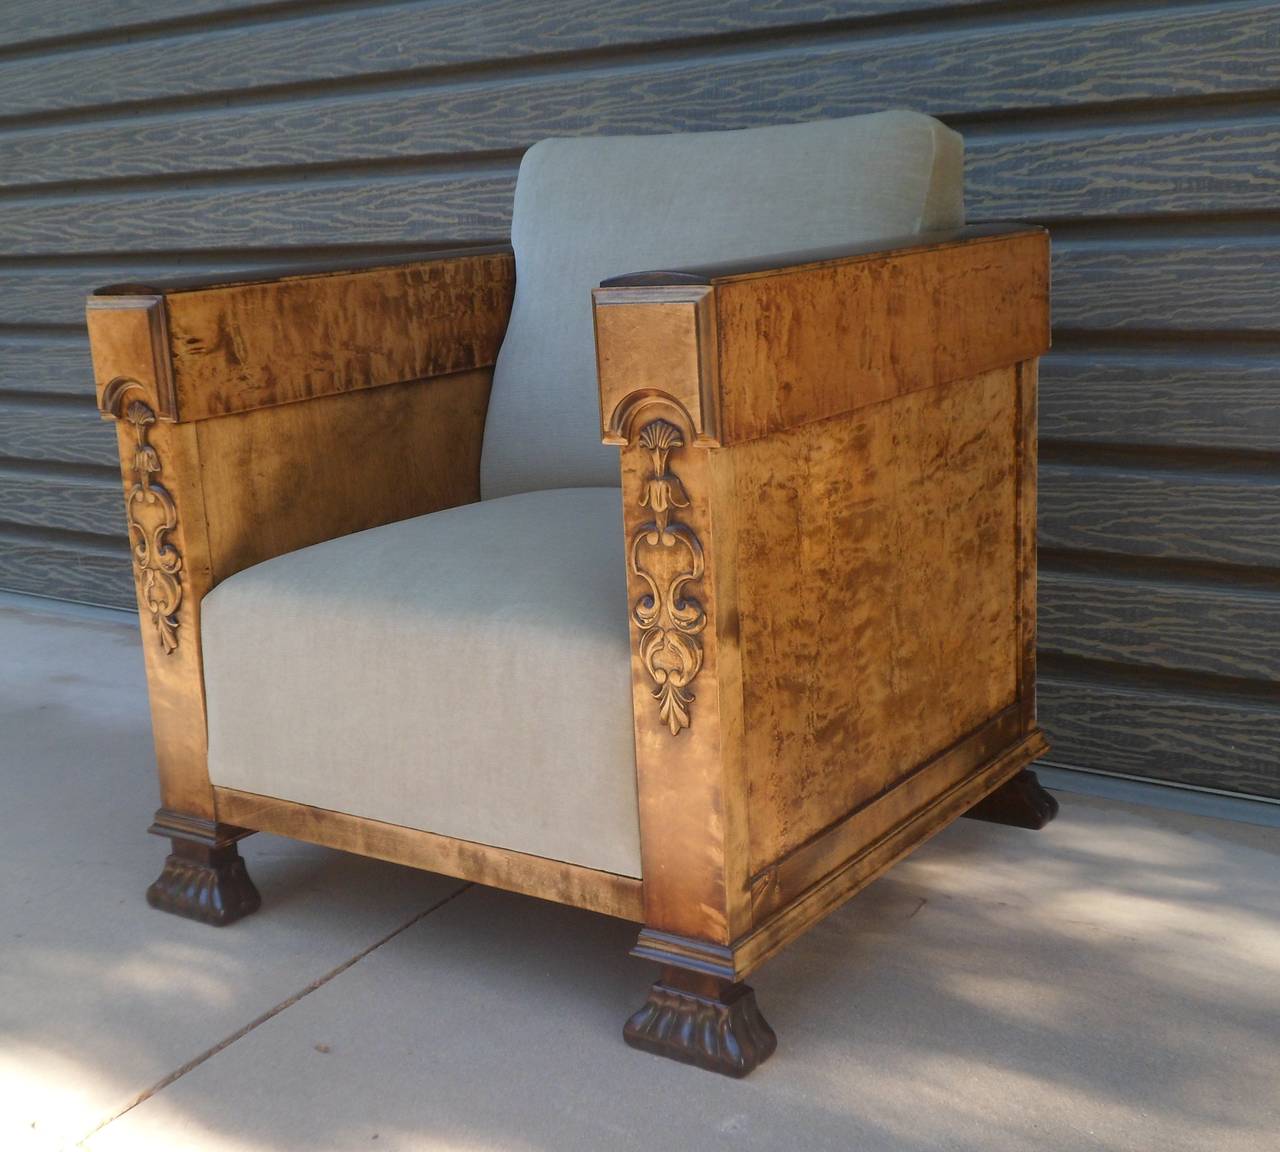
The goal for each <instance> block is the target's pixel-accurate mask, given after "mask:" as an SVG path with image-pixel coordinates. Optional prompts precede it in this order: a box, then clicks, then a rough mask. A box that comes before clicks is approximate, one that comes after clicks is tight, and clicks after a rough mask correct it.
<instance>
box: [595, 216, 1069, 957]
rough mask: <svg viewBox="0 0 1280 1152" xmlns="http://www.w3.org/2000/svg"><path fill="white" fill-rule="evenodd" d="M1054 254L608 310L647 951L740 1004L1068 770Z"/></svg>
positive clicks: (774, 269) (780, 284)
mask: <svg viewBox="0 0 1280 1152" xmlns="http://www.w3.org/2000/svg"><path fill="white" fill-rule="evenodd" d="M1048 289H1049V265H1048V237H1047V235H1046V234H1045V233H1044V232H1043V231H1042V230H1040V229H1035V228H1021V227H1011V228H982V229H965V230H962V231H958V232H954V233H946V234H941V235H930V236H919V237H912V238H910V239H908V240H905V241H902V242H901V243H897V244H894V243H890V244H887V245H880V246H877V247H876V248H875V249H872V250H868V249H866V248H854V249H849V250H845V251H841V252H835V253H833V252H811V253H805V254H802V255H798V256H778V257H764V258H761V259H756V260H750V261H744V262H741V263H737V264H734V265H722V266H718V267H714V268H703V269H685V270H680V271H675V272H648V273H640V274H636V275H633V276H627V277H622V278H619V279H616V280H611V281H608V282H606V283H605V284H603V285H602V286H601V287H600V288H598V289H597V290H596V293H595V321H596V339H597V355H598V366H599V383H600V400H601V425H602V434H603V437H604V439H605V441H606V442H607V443H617V444H621V445H622V446H623V448H622V451H621V453H620V454H619V455H620V466H621V479H622V507H623V532H624V540H625V555H626V558H627V588H628V615H629V625H630V629H631V651H632V661H631V663H632V700H633V711H634V716H635V751H636V773H637V780H636V786H637V796H638V800H639V809H640V847H641V857H642V861H643V872H644V912H645V924H646V928H645V930H644V932H643V933H642V934H641V938H640V942H639V944H638V945H637V949H636V953H635V954H636V955H641V956H644V957H646V958H648V959H652V960H657V961H659V962H660V963H664V964H671V965H674V966H676V967H680V968H684V969H686V970H691V971H698V972H703V973H708V974H711V975H714V976H716V977H717V978H721V979H726V980H740V979H742V978H743V977H744V976H745V975H746V974H747V973H749V972H750V971H751V970H752V969H753V968H754V967H755V966H756V965H758V964H759V963H761V962H762V961H763V960H764V959H766V958H767V957H768V956H769V955H771V954H772V953H773V952H774V951H776V949H777V948H778V947H780V946H781V945H782V943H785V941H786V940H788V939H790V938H792V937H793V936H794V935H796V934H797V933H798V932H799V931H802V930H803V929H804V928H805V927H806V926H807V925H808V924H810V923H813V922H814V921H815V920H816V919H818V918H820V917H821V916H823V915H825V914H826V913H827V912H828V911H830V910H831V909H832V908H834V907H835V906H837V905H838V904H839V903H840V902H841V901H842V900H844V899H846V898H847V897H848V896H849V895H850V894H851V893H852V892H854V891H856V890H857V889H858V888H859V887H861V886H862V885H863V884H865V883H867V882H868V881H869V880H870V879H871V878H872V877H874V876H875V875H876V874H877V872H878V871H879V870H881V869H883V868H884V867H886V866H887V864H888V863H890V862H891V861H892V859H894V858H895V855H897V854H901V852H902V851H905V850H906V846H910V845H911V844H913V843H916V842H919V841H920V840H921V839H923V837H925V836H926V835H931V834H932V832H933V831H936V829H937V828H938V827H940V826H941V825H942V824H943V823H945V822H946V821H948V820H950V819H952V818H954V817H955V815H957V814H958V813H959V811H960V810H962V809H963V807H964V806H966V805H967V804H970V803H972V802H973V801H974V800H975V799H977V798H979V797H980V796H981V795H982V794H984V793H985V792H989V791H991V789H993V788H994V787H996V786H997V785H999V784H1000V783H1002V782H1003V780H1004V779H1006V778H1008V777H1009V776H1010V775H1011V774H1012V773H1013V772H1015V771H1017V770H1019V769H1020V768H1021V767H1022V766H1023V765H1025V764H1026V763H1027V762H1028V760H1029V759H1030V758H1031V757H1033V756H1034V755H1036V754H1038V752H1039V751H1041V750H1043V746H1044V744H1043V737H1042V736H1041V735H1040V733H1039V730H1038V729H1037V728H1036V723H1035V707H1034V701H1035V659H1034V654H1035V556H1036V544H1035V487H1036V486H1035V443H1036V441H1035V427H1036V424H1035V410H1036V366H1035V359H1036V357H1038V356H1039V355H1040V353H1042V352H1043V351H1044V350H1045V349H1046V348H1047V347H1048V343H1049V309H1048Z"/></svg>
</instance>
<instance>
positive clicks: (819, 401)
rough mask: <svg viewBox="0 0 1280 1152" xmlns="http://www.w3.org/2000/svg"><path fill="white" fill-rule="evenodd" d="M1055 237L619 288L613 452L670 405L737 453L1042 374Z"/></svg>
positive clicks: (604, 298) (605, 368)
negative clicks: (758, 442) (993, 376)
mask: <svg viewBox="0 0 1280 1152" xmlns="http://www.w3.org/2000/svg"><path fill="white" fill-rule="evenodd" d="M1048 239H1049V238H1048V233H1047V232H1046V231H1045V230H1044V229H1042V228H1028V227H1023V226H1008V225H1001V226H992V227H986V228H980V229H968V228H967V229H962V230H958V231H956V232H948V233H934V234H932V235H921V236H913V237H910V238H908V239H906V240H904V241H902V242H901V246H900V247H897V248H894V247H893V246H892V244H893V243H894V242H889V246H888V247H886V245H885V244H877V245H875V246H874V247H871V248H863V247H859V248H856V249H847V250H844V251H840V252H834V253H833V252H829V251H823V252H820V253H808V254H802V255H800V256H797V257H765V258H763V259H762V260H759V261H755V262H752V263H750V264H736V265H732V266H720V267H719V268H714V269H703V270H698V271H685V272H676V273H662V272H659V273H642V274H639V275H638V276H636V277H623V278H619V279H617V280H612V281H608V282H606V284H604V285H602V286H601V287H600V288H597V289H596V291H595V313H596V335H597V351H598V364H599V375H600V399H601V413H602V417H603V420H602V433H603V438H604V440H605V442H606V443H611V444H622V443H626V442H628V440H629V438H630V435H631V428H632V425H633V424H634V423H635V420H636V418H637V414H638V413H639V412H641V411H644V410H647V409H648V408H649V407H652V405H653V404H655V403H659V402H661V403H666V404H669V405H673V406H674V408H675V410H676V411H677V412H679V413H682V414H683V418H684V420H685V422H686V423H687V424H688V425H689V426H690V427H691V429H692V430H693V432H694V433H695V439H694V443H695V444H699V445H702V446H705V447H717V446H719V447H728V446H730V445H732V444H737V443H742V442H744V441H748V440H754V439H757V438H759V437H761V436H768V435H770V434H772V433H775V432H781V431H785V430H788V429H791V428H796V427H798V426H800V425H803V424H808V423H813V422H814V421H818V420H824V419H827V418H829V417H832V416H837V415H841V414H843V413H846V412H850V411H853V410H855V409H858V408H862V407H865V406H867V405H870V404H876V403H879V402H881V401H884V400H889V399H891V398H893V397H895V396H900V395H904V394H906V393H908V392H915V391H918V390H921V389H926V388H932V387H935V386H938V385H942V384H949V383H951V382H953V381H957V380H964V379H968V378H970V377H973V376H977V375H980V374H982V373H984V372H989V371H992V370H994V369H997V368H1004V367H1008V366H1009V365H1013V364H1017V363H1020V362H1022V361H1025V360H1033V359H1035V358H1036V357H1037V356H1039V355H1041V354H1042V353H1043V352H1044V351H1045V350H1046V349H1047V348H1048V346H1049V243H1048ZM788 260H794V261H795V263H790V264H788V263H787V261H788ZM726 267H728V268H729V269H730V270H728V271H726V270H725V269H726ZM699 278H700V279H699ZM677 353H679V355H678V356H677Z"/></svg>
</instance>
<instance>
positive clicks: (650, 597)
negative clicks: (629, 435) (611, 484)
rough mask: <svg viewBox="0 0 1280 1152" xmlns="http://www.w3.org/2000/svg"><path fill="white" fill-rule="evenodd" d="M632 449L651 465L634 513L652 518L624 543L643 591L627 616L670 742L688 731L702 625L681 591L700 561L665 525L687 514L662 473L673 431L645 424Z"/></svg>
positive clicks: (673, 483) (696, 549)
mask: <svg viewBox="0 0 1280 1152" xmlns="http://www.w3.org/2000/svg"><path fill="white" fill-rule="evenodd" d="M639 443H640V445H641V447H643V448H646V449H648V451H649V455H650V460H651V464H652V469H651V473H650V475H649V476H648V477H647V478H646V479H645V481H644V487H643V489H642V492H641V496H640V506H641V507H642V508H647V509H649V511H650V512H652V513H653V517H654V518H653V520H652V521H651V522H650V523H647V524H642V525H641V526H640V527H639V528H638V529H637V531H636V533H635V535H634V536H633V537H632V540H631V557H630V563H631V571H632V574H633V575H635V576H637V577H639V578H640V579H641V580H643V581H644V582H645V584H646V585H647V586H648V589H649V591H648V592H647V594H645V595H643V596H641V597H640V599H639V600H637V601H636V603H635V606H634V607H633V609H632V615H633V616H634V618H635V622H636V624H637V625H639V627H640V659H641V662H642V663H643V664H644V668H645V671H646V672H648V673H649V676H650V678H651V679H652V680H653V682H654V688H653V697H654V699H655V700H656V701H657V702H658V717H659V719H660V720H661V721H662V723H663V724H665V725H666V727H667V728H668V729H670V731H671V734H672V735H673V736H676V735H678V734H679V733H680V731H681V730H682V729H684V728H688V727H689V725H690V723H691V717H690V705H691V704H692V702H693V700H694V695H693V693H692V692H691V691H689V685H690V684H692V683H693V681H694V679H695V678H696V677H697V675H698V673H699V672H700V671H701V670H702V643H701V641H700V640H699V639H698V633H700V632H701V631H702V630H703V628H705V627H706V623H707V617H706V613H705V612H704V611H703V609H702V605H701V604H700V603H699V602H698V601H697V600H696V599H695V598H694V597H693V596H690V595H687V594H686V590H687V588H688V586H689V585H690V584H692V583H694V582H696V581H697V580H699V579H701V577H702V573H703V570H704V567H705V560H704V557H703V552H702V544H701V543H700V542H699V540H698V537H697V536H696V535H695V534H694V532H693V530H692V529H691V528H690V527H689V526H688V525H687V524H682V523H680V522H679V521H677V520H673V519H672V515H673V512H674V510H676V509H680V508H688V507H689V496H688V493H687V492H686V491H685V488H684V484H683V483H682V482H681V481H680V478H679V477H678V476H677V475H675V473H673V472H671V471H670V470H669V469H668V466H667V465H668V460H669V458H670V454H671V452H672V451H673V450H674V449H677V448H682V447H683V446H684V438H683V436H682V435H681V432H680V429H679V428H677V427H676V426H675V425H674V424H671V423H669V422H668V421H666V420H653V421H651V422H650V423H648V424H646V425H645V426H644V428H643V429H642V430H641V432H640V436H639Z"/></svg>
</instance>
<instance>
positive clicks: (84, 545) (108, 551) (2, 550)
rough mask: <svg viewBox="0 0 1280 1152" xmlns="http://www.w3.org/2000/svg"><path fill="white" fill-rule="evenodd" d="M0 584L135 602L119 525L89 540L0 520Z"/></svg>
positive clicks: (109, 602)
mask: <svg viewBox="0 0 1280 1152" xmlns="http://www.w3.org/2000/svg"><path fill="white" fill-rule="evenodd" d="M117 499H119V495H118V493H117ZM122 523H123V517H122ZM0 588H4V589H7V590H8V591H11V592H30V593H31V594H32V595H35V596H52V597H54V598H56V599H59V600H79V601H82V602H84V603H87V604H101V605H103V606H105V607H107V608H128V609H129V610H131V611H132V610H133V609H134V608H135V607H136V606H137V602H136V600H135V599H134V595H133V571H132V569H131V567H130V564H129V546H128V544H127V543H126V542H125V538H124V532H123V531H119V532H117V533H116V534H115V535H113V536H103V537H96V538H93V539H92V540H90V539H89V538H86V537H76V536H70V537H69V536H63V535H61V534H57V533H50V532H49V531H48V530H47V529H42V530H41V531H39V532H37V531H34V530H26V531H24V530H22V529H19V528H15V527H12V526H10V525H7V524H3V523H0Z"/></svg>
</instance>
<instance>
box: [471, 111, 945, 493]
mask: <svg viewBox="0 0 1280 1152" xmlns="http://www.w3.org/2000/svg"><path fill="white" fill-rule="evenodd" d="M963 166H964V157H963V142H962V141H961V138H960V137H959V136H958V135H957V134H956V133H954V132H952V131H950V130H949V129H947V128H945V127H944V126H943V125H942V124H940V123H939V122H938V121H936V120H934V119H932V118H930V117H928V116H923V115H920V114H918V113H914V112H903V111H896V112H881V113H876V114H874V115H870V116H855V117H849V118H845V119H840V120H822V121H816V122H814V123H810V124H788V125H781V126H777V127H768V128H750V129H745V130H740V131H733V132H698V133H686V134H676V135H665V136H613V137H609V136H598V137H585V138H581V139H556V140H544V141H542V142H541V143H539V144H535V145H534V146H533V147H532V148H531V149H530V150H529V151H528V152H527V153H526V154H525V157H524V161H523V163H522V164H521V165H520V176H519V180H518V182H517V185H516V195H515V211H514V216H513V220H512V225H511V240H512V244H513V246H514V248H515V255H516V293H515V302H514V305H513V308H512V312H511V322H510V325H509V326H508V328H507V334H506V337H505V339H504V340H503V344H502V350H501V352H500V354H499V356H498V362H497V367H496V369H495V371H494V380H493V393H492V398H491V400H490V405H489V416H488V424H487V427H486V429H485V441H484V456H483V462H482V470H481V485H482V491H483V494H484V496H485V497H486V498H489V497H492V496H503V495H508V494H510V493H513V492H522V491H531V490H535V489H539V488H555V487H565V486H571V485H616V484H617V483H618V461H617V450H616V449H612V448H607V447H604V446H603V445H601V443H600V427H599V399H598V395H597V391H596V375H595V346H594V340H593V334H592V316H591V289H592V288H594V287H595V286H596V285H597V284H598V283H599V282H600V281H601V280H603V279H606V278H607V277H609V276H616V275H621V274H622V273H625V272H638V271H643V270H647V269H652V268H664V267H665V268H672V267H681V266H684V265H688V264H696V263H700V262H709V261H717V260H733V259H738V258H741V257H747V256H756V255H766V254H772V253H783V252H794V251H799V250H802V249H805V248H818V247H825V246H828V245H836V244H845V243H850V244H852V243H860V242H864V241H872V240H879V239H887V238H890V237H896V236H902V235H906V234H908V233H912V232H917V231H928V230H933V229H942V228H953V227H958V226H960V225H961V224H963V223H964V202H963Z"/></svg>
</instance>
